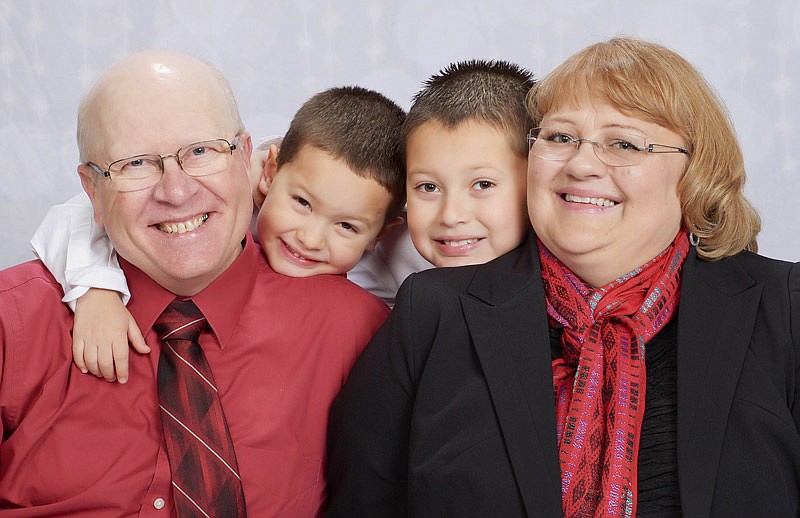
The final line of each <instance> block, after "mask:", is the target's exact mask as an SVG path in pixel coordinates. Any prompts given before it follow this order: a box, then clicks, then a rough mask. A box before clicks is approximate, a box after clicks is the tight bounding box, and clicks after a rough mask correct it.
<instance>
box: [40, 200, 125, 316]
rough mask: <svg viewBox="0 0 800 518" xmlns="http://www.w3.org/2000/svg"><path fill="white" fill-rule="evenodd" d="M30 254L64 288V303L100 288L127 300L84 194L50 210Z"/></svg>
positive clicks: (117, 269)
mask: <svg viewBox="0 0 800 518" xmlns="http://www.w3.org/2000/svg"><path fill="white" fill-rule="evenodd" d="M31 246H32V247H33V250H34V253H35V254H36V256H37V257H39V259H41V261H42V262H43V263H44V264H45V266H46V267H47V269H48V270H50V273H52V274H53V276H54V277H55V278H56V280H58V282H59V283H60V284H61V286H62V287H63V289H64V299H63V300H64V302H66V303H68V304H69V306H70V308H71V309H72V310H73V311H74V310H75V301H76V300H77V299H78V298H79V297H81V296H82V295H83V294H84V293H86V291H88V289H89V288H104V289H108V290H112V291H117V292H119V293H121V294H122V299H123V302H124V303H126V304H127V302H128V299H130V292H129V291H128V284H127V282H126V280H125V275H124V274H123V272H122V269H120V267H119V263H118V262H117V257H116V253H115V252H114V248H113V247H112V245H111V242H110V241H109V239H108V236H107V235H106V233H105V231H104V230H103V229H102V228H101V227H100V226H99V225H98V224H97V223H96V222H95V220H94V217H93V211H92V204H91V202H90V201H89V198H88V196H86V194H85V193H81V194H78V195H76V196H74V197H73V198H71V199H70V200H68V201H67V202H66V203H63V204H60V205H55V206H54V207H51V208H50V210H49V211H48V213H47V215H46V216H45V218H44V220H43V221H42V223H41V225H39V228H38V229H37V230H36V233H35V234H34V236H33V239H31Z"/></svg>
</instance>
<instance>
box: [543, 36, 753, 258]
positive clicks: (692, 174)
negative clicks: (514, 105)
mask: <svg viewBox="0 0 800 518" xmlns="http://www.w3.org/2000/svg"><path fill="white" fill-rule="evenodd" d="M586 94H588V96H589V97H590V98H596V99H602V100H603V101H606V102H608V103H609V104H610V105H611V106H614V107H615V108H616V109H618V110H619V111H621V112H623V113H625V114H626V115H630V116H633V117H637V118H640V119H642V120H645V121H648V122H652V123H655V124H658V125H659V126H662V127H664V128H667V129H669V130H671V131H674V132H675V133H677V134H678V135H680V136H681V137H682V138H683V139H684V140H685V141H686V144H687V147H688V148H689V152H690V158H689V162H688V165H687V168H686V171H684V173H683V177H682V178H681V180H680V182H679V183H678V198H679V200H680V204H681V213H682V214H683V223H684V225H685V226H686V227H687V228H688V230H689V231H690V232H692V233H694V234H695V236H697V237H699V238H700V245H699V246H698V247H697V252H698V254H699V255H700V256H701V257H703V258H705V259H709V260H714V259H721V258H723V257H728V256H732V255H735V254H738V253H739V252H741V251H743V250H750V251H754V252H755V251H757V250H758V244H757V242H756V235H757V234H758V232H759V230H760V229H761V220H760V218H759V216H758V213H757V212H756V211H755V209H754V208H753V206H752V205H751V204H750V202H749V201H747V199H746V198H745V196H744V192H743V188H744V183H745V170H744V158H743V157H742V151H741V149H740V147H739V143H738V141H737V139H736V133H735V132H734V129H733V124H732V123H731V121H730V118H729V116H728V113H727V111H726V109H725V107H724V105H723V104H722V101H721V100H720V99H719V98H718V96H717V95H716V93H715V92H714V90H713V89H712V88H711V86H710V85H709V84H708V83H707V82H706V80H705V79H704V78H703V76H702V75H701V74H700V72H699V71H698V70H697V69H696V68H695V67H694V66H692V65H691V64H690V63H689V62H688V61H687V60H686V59H684V58H683V57H681V56H680V55H678V54H677V53H675V52H674V51H672V50H670V49H668V48H666V47H663V46H661V45H658V44H655V43H651V42H647V41H642V40H637V39H633V38H613V39H611V40H609V41H607V42H602V43H597V44H595V45H591V46H589V47H587V48H585V49H583V50H581V51H580V52H578V53H577V54H575V55H573V56H572V57H570V58H569V59H567V60H566V61H565V62H564V63H562V64H561V65H559V66H558V67H557V68H556V69H555V70H553V72H551V73H550V74H549V75H548V76H547V77H545V78H544V79H542V80H541V81H540V82H539V83H538V84H537V85H536V86H534V88H533V89H532V90H531V92H530V95H529V99H528V109H529V111H530V113H531V117H532V118H533V120H534V121H535V122H536V123H537V125H538V123H539V122H540V121H541V120H542V117H544V115H545V114H547V113H548V112H550V111H551V110H553V109H558V108H560V107H562V106H565V105H568V104H577V103H578V101H579V99H580V97H581V96H583V95H586Z"/></svg>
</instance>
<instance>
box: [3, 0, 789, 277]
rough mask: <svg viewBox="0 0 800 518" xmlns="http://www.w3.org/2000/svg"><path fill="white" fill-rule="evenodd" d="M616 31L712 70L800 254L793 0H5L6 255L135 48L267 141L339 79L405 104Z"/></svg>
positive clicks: (23, 239) (70, 170)
mask: <svg viewBox="0 0 800 518" xmlns="http://www.w3.org/2000/svg"><path fill="white" fill-rule="evenodd" d="M490 4H491V5H490ZM619 34H621V35H630V36H637V37H642V38H646V39H650V40H654V41H657V42H660V43H663V44H665V45H667V46H669V47H672V48H673V49H675V50H677V51H678V52H680V53H682V54H683V55H684V56H686V57H687V58H688V59H689V60H690V61H692V62H693V63H694V64H696V65H697V66H698V67H699V68H700V69H701V70H702V71H703V72H704V74H705V75H706V77H707V78H708V79H709V81H710V82H711V83H712V84H713V85H714V87H715V88H716V89H717V91H718V92H719V94H720V96H721V97H722V99H723V100H724V101H725V103H726V104H727V106H728V108H729V110H730V112H731V114H732V117H733V120H734V123H735V125H736V129H737V131H738V134H739V136H740V138H741V141H742V144H743V148H744V152H745V158H746V161H747V168H748V176H749V181H748V186H747V192H748V194H749V196H750V198H751V200H752V201H753V203H754V204H755V205H756V207H757V208H758V210H759V211H760V213H761V215H762V218H763V223H764V230H763V231H762V233H761V235H760V244H761V251H762V252H763V253H764V254H765V255H768V256H772V257H779V258H784V259H791V260H794V261H798V260H800V203H798V202H797V199H798V198H799V197H800V160H799V159H798V154H797V149H798V147H799V145H800V131H799V130H798V128H799V127H800V101H798V96H799V94H800V3H798V2H797V1H796V0H775V1H772V2H761V1H759V0H713V1H699V0H663V1H628V0H606V1H601V0H575V1H573V2H553V1H539V0H527V1H521V0H510V1H504V0H498V1H495V2H489V1H486V0H483V1H476V0H459V1H438V2H437V1H435V0H406V1H403V2H380V1H368V0H349V1H341V2H335V1H331V0H329V1H322V0H316V1H313V2H312V1H311V0H296V1H292V2H285V1H284V2H277V1H273V0H213V1H212V0H169V1H167V0H164V1H154V0H117V1H111V0H0V156H2V158H3V161H2V169H0V221H2V225H0V243H1V244H0V267H5V266H9V265H12V264H15V263H17V262H20V261H23V260H27V259H30V258H31V257H32V254H31V252H30V249H29V246H28V240H29V239H30V236H31V235H32V233H33V231H34V230H35V228H36V227H37V225H38V224H39V222H40V221H41V218H42V217H43V216H44V214H45V212H46V211H47V209H48V207H49V206H51V205H53V204H55V203H59V202H61V201H63V200H66V199H67V198H69V197H70V196H72V195H73V194H75V193H76V192H78V190H79V189H80V185H79V181H78V177H77V173H76V172H75V166H76V163H77V151H76V146H75V138H74V133H75V112H76V108H77V104H78V100H79V98H80V96H81V94H82V92H83V91H84V90H85V88H86V87H87V86H88V85H89V84H90V83H91V81H92V80H93V79H94V78H95V77H96V76H97V74H98V73H99V72H101V71H102V70H103V69H105V68H106V67H107V66H109V65H110V64H111V63H113V62H114V61H116V60H117V59H119V58H120V57H122V56H124V55H126V54H128V53H130V52H133V51H137V50H141V49H146V48H166V49H174V50H181V51H185V52H189V53H191V54H193V55H196V56H198V57H202V58H204V59H206V60H208V61H210V62H212V63H214V64H215V65H217V66H218V67H219V68H220V69H221V70H222V71H223V72H224V73H225V75H226V76H227V77H228V78H229V79H230V81H231V83H232V85H233V88H234V90H235V92H236V94H237V97H238V99H239V103H240V107H241V111H242V115H243V117H244V120H245V124H246V125H247V126H248V128H249V129H250V131H251V133H252V134H253V136H254V137H255V138H256V140H258V139H259V138H262V137H266V136H269V135H273V134H277V133H282V132H283V131H285V129H286V127H287V126H288V122H289V120H290V119H291V116H292V115H293V113H294V111H295V110H296V109H297V108H298V106H299V105H300V104H301V103H302V102H303V101H304V100H305V99H307V98H308V97H309V96H311V95H312V94H314V93H315V92H317V91H320V90H323V89H325V88H328V87H330V86H335V85H344V84H360V85H363V86H367V87H370V88H375V89H377V90H380V91H382V92H384V93H385V94H387V95H388V96H389V97H391V98H393V99H394V100H396V101H397V102H398V103H399V104H401V105H402V106H404V107H406V108H407V107H408V106H409V100H410V98H411V96H412V95H413V94H414V92H415V91H416V90H417V89H418V87H419V85H420V82H421V81H422V80H423V79H425V78H426V77H427V76H428V75H430V74H431V73H433V72H436V71H437V70H439V69H440V68H442V67H444V66H446V65H447V64H448V63H450V62H452V61H456V60H462V59H469V58H502V59H508V60H512V61H516V62H518V63H520V64H522V65H524V66H526V67H528V68H530V69H532V70H533V71H534V73H535V74H536V75H543V74H545V73H546V72H548V71H549V70H550V69H551V68H553V67H554V66H555V65H556V64H557V63H559V62H560V61H561V60H563V59H564V58H565V57H567V56H568V55H570V54H572V53H573V52H575V51H576V50H578V49H579V48H581V47H584V46H585V45H587V44H589V43H592V42H595V41H598V40H601V39H606V38H608V37H610V36H613V35H619Z"/></svg>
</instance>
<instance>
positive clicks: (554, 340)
mask: <svg viewBox="0 0 800 518" xmlns="http://www.w3.org/2000/svg"><path fill="white" fill-rule="evenodd" d="M677 321H678V319H677V317H675V318H673V319H672V320H671V321H670V322H669V323H668V324H667V325H666V326H664V328H663V329H661V331H660V332H659V333H658V334H657V335H656V336H654V337H653V339H652V340H650V342H649V343H648V344H647V346H646V347H645V369H646V372H647V376H646V384H647V386H646V390H645V407H644V420H643V422H642V436H641V439H640V442H639V498H638V504H637V512H636V515H637V516H639V517H642V518H661V517H663V518H676V517H680V516H682V515H683V514H682V512H681V502H680V493H679V491H678V456H677V437H678V411H677V408H678V407H677V403H678V384H677V376H678V354H677V344H678V325H677ZM550 348H551V353H552V355H553V358H559V357H561V329H551V331H550Z"/></svg>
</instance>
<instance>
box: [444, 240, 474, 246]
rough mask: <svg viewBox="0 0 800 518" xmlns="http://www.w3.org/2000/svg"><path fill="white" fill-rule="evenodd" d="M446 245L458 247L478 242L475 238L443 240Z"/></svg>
mask: <svg viewBox="0 0 800 518" xmlns="http://www.w3.org/2000/svg"><path fill="white" fill-rule="evenodd" d="M443 242H444V244H446V245H447V246H453V247H459V246H467V245H472V244H475V243H477V242H478V240H477V239H461V240H459V241H443Z"/></svg>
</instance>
